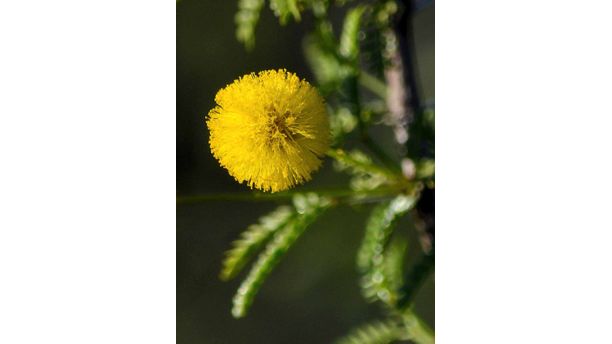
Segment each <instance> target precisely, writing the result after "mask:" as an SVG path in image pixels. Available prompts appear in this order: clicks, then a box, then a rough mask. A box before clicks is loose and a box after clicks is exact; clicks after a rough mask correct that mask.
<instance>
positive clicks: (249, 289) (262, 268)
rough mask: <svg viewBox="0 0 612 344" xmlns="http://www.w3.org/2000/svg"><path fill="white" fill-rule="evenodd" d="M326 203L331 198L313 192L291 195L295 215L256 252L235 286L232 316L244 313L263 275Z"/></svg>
mask: <svg viewBox="0 0 612 344" xmlns="http://www.w3.org/2000/svg"><path fill="white" fill-rule="evenodd" d="M329 206H330V201H329V200H328V199H327V198H324V197H319V196H317V195H316V194H308V195H296V196H295V197H294V211H295V212H296V216H294V217H292V218H291V220H290V221H288V222H287V223H286V224H285V226H284V227H283V228H282V229H280V230H278V231H276V232H275V233H274V236H273V238H272V240H271V241H270V242H269V243H268V245H267V246H266V248H265V249H264V251H263V252H262V253H261V254H260V255H259V257H258V258H257V261H256V262H255V264H254V265H253V267H252V268H251V271H250V272H249V274H248V276H247V277H246V279H245V280H244V281H243V282H242V284H241V285H240V288H238V292H237V293H236V295H235V296H234V300H233V303H234V305H233V308H232V315H233V316H234V317H236V318H240V317H243V316H244V315H246V312H247V311H248V309H249V307H250V306H251V304H252V303H253V299H254V297H255V295H256V294H257V292H258V291H259V289H260V288H261V285H262V284H263V282H264V280H265V279H266V277H268V275H269V274H270V272H272V270H273V269H274V267H276V265H277V264H278V263H279V262H280V259H281V258H282V257H283V256H284V255H285V253H286V252H287V251H288V250H289V248H290V247H291V246H292V245H293V244H294V243H295V241H296V240H297V239H298V238H299V236H300V235H301V234H302V233H303V232H304V230H305V229H306V228H307V227H308V225H310V224H311V223H312V222H313V221H314V220H315V219H316V218H317V217H318V216H319V215H321V213H323V211H324V210H325V209H327V208H328V207H329Z"/></svg>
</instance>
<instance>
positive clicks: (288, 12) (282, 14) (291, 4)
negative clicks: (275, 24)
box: [270, 0, 301, 25]
mask: <svg viewBox="0 0 612 344" xmlns="http://www.w3.org/2000/svg"><path fill="white" fill-rule="evenodd" d="M270 9H271V10H272V11H273V12H274V15H276V17H278V19H279V20H280V23H281V24H282V25H285V24H287V22H288V21H289V18H291V17H293V18H294V19H295V20H296V21H299V20H300V19H301V18H300V10H299V8H298V0H270Z"/></svg>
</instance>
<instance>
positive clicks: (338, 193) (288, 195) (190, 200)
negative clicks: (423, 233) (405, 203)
mask: <svg viewBox="0 0 612 344" xmlns="http://www.w3.org/2000/svg"><path fill="white" fill-rule="evenodd" d="M310 192H313V193H316V194H318V195H320V196H327V197H331V198H334V199H336V201H344V200H346V199H349V200H353V199H354V200H361V201H363V200H366V201H367V200H368V199H370V198H377V197H385V196H392V195H395V194H397V193H398V192H400V190H399V189H398V187H395V186H390V187H382V188H378V189H374V190H370V191H355V190H351V189H331V188H330V189H310V190H308V189H306V190H299V191H297V192H296V191H285V192H277V193H264V192H249V193H246V192H245V193H211V194H203V195H194V196H178V197H177V198H176V203H177V204H178V205H186V204H197V203H203V202H209V201H247V202H259V201H261V202H265V201H276V200H290V199H292V198H293V196H294V195H295V194H296V193H310ZM360 197H367V199H361V198H360Z"/></svg>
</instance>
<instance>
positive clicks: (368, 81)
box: [359, 70, 387, 99]
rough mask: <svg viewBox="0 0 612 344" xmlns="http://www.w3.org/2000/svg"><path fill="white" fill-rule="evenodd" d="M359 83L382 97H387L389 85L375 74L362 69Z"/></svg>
mask: <svg viewBox="0 0 612 344" xmlns="http://www.w3.org/2000/svg"><path fill="white" fill-rule="evenodd" d="M359 84H360V85H361V86H363V87H365V88H367V89H368V90H370V91H371V92H372V93H374V94H375V95H377V96H379V97H380V98H382V99H387V85H386V84H385V83H384V82H382V81H380V80H378V78H377V77H375V76H374V75H372V74H370V73H368V72H366V71H363V70H362V71H361V72H360V74H359Z"/></svg>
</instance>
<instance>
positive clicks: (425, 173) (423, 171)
mask: <svg viewBox="0 0 612 344" xmlns="http://www.w3.org/2000/svg"><path fill="white" fill-rule="evenodd" d="M435 171H436V164H435V161H434V160H433V159H422V160H421V161H419V162H417V164H416V177H417V178H418V179H426V178H431V177H433V176H434V174H435Z"/></svg>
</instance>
